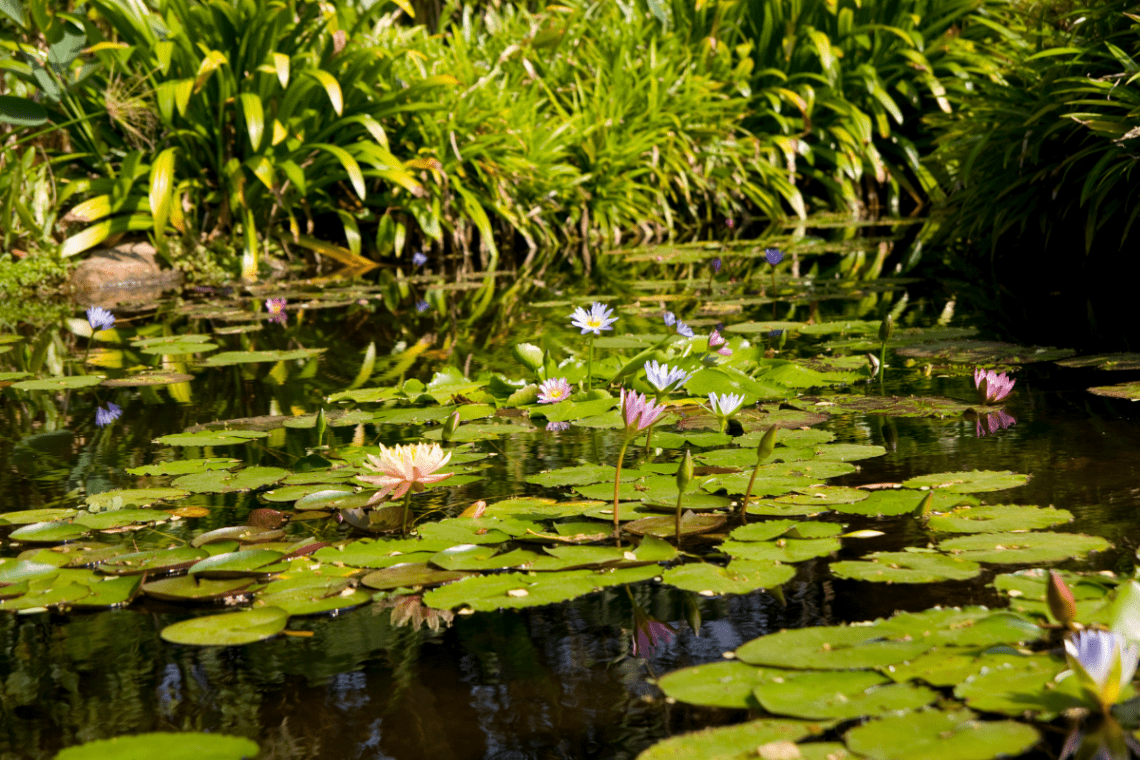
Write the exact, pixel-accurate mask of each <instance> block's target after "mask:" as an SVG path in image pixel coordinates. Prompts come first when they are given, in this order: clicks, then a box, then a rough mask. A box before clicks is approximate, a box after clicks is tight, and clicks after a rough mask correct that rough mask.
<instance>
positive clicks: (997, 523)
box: [926, 504, 1073, 533]
mask: <svg viewBox="0 0 1140 760" xmlns="http://www.w3.org/2000/svg"><path fill="white" fill-rule="evenodd" d="M1072 519H1073V514H1072V512H1069V511H1068V510H1066V509H1056V508H1054V507H1033V506H1015V505H1009V504H1000V505H995V506H992V507H964V508H962V509H956V510H954V511H953V512H951V513H950V514H945V515H932V516H931V517H930V518H929V519H928V520H927V521H926V526H927V527H928V528H930V529H931V530H936V531H943V532H946V533H1004V532H1005V531H1015V530H1037V529H1039V528H1048V527H1051V526H1053V525H1060V524H1061V523H1066V522H1069V521H1070V520H1072Z"/></svg>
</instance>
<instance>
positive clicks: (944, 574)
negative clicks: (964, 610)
mask: <svg viewBox="0 0 1140 760" xmlns="http://www.w3.org/2000/svg"><path fill="white" fill-rule="evenodd" d="M829 567H830V569H831V572H832V574H834V575H835V576H836V577H838V578H847V579H849V580H855V581H871V582H873V583H936V582H938V581H962V580H966V579H967V578H973V577H974V576H976V575H978V574H979V573H981V571H982V568H981V565H979V564H978V563H976V562H971V561H969V560H967V559H963V558H961V557H955V556H950V557H948V556H946V555H943V554H937V553H934V552H926V551H914V552H905V551H904V552H876V553H874V554H870V555H868V556H867V558H866V561H863V560H859V561H844V562H833V563H831V565H830V566H829Z"/></svg>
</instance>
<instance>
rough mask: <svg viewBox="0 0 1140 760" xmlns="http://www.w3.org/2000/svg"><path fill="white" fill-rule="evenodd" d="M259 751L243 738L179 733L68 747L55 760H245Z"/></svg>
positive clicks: (116, 739)
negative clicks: (157, 759)
mask: <svg viewBox="0 0 1140 760" xmlns="http://www.w3.org/2000/svg"><path fill="white" fill-rule="evenodd" d="M259 751H260V750H259V748H258V746H257V743H256V742H253V741H250V740H249V739H246V738H244V737H241V736H226V735H224V734H204V733H198V732H194V731H179V732H170V733H151V734H136V735H133V736H116V737H114V738H112V739H100V740H98V741H93V742H88V743H86V744H80V745H78V746H75V747H67V748H66V749H64V750H62V751H61V752H60V753H59V754H58V755H56V756H55V760H154V758H156V757H161V758H162V759H163V760H245V758H251V757H256V756H257V754H258V752H259Z"/></svg>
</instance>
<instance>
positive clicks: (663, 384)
mask: <svg viewBox="0 0 1140 760" xmlns="http://www.w3.org/2000/svg"><path fill="white" fill-rule="evenodd" d="M690 376H691V375H690V373H688V372H686V371H685V370H683V369H681V368H680V367H674V368H672V369H670V368H669V365H668V364H658V363H657V362H656V361H648V362H646V363H645V379H646V380H648V381H649V384H650V385H652V386H653V387H654V388H656V389H657V392H658V393H670V392H672V391H675V390H677V388H679V387H680V386H681V384H682V383H684V382H685V381H686V380H688V379H689V377H690Z"/></svg>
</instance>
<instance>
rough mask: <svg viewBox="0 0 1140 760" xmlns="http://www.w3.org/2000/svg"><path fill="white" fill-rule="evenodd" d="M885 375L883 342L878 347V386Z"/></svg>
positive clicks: (885, 354)
mask: <svg viewBox="0 0 1140 760" xmlns="http://www.w3.org/2000/svg"><path fill="white" fill-rule="evenodd" d="M886 374H887V342H886V341H885V340H884V341H883V344H882V345H881V346H880V347H879V386H880V387H882V385H883V377H884V376H885V375H886Z"/></svg>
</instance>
